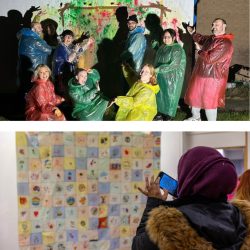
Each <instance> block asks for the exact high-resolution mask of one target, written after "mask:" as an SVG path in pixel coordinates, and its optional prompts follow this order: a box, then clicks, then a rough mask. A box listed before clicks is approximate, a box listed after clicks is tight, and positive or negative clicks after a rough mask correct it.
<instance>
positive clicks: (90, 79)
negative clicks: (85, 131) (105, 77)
mask: <svg viewBox="0 0 250 250" xmlns="http://www.w3.org/2000/svg"><path fill="white" fill-rule="evenodd" d="M99 81H100V75H99V73H98V71H97V70H95V69H93V70H91V69H89V70H85V69H82V68H78V69H76V70H75V77H74V78H72V79H71V80H70V81H69V95H70V97H71V99H72V101H73V105H74V110H73V113H72V117H74V118H77V119H78V120H80V121H102V119H103V115H104V113H105V110H106V108H107V105H108V102H109V100H108V99H107V97H105V96H104V95H103V93H102V92H101V91H100V87H99V84H98V82H99Z"/></svg>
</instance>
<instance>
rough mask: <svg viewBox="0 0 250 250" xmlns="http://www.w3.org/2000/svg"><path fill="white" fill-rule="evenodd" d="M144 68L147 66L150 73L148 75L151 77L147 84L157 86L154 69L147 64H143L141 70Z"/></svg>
mask: <svg viewBox="0 0 250 250" xmlns="http://www.w3.org/2000/svg"><path fill="white" fill-rule="evenodd" d="M145 66H148V68H149V71H150V74H151V75H152V77H151V78H150V79H149V82H150V83H151V84H152V85H157V80H156V74H155V69H154V67H153V66H152V65H151V64H149V63H145V64H143V65H142V67H141V69H142V68H143V67H145Z"/></svg>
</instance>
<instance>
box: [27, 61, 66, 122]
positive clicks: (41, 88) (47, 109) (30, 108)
mask: <svg viewBox="0 0 250 250" xmlns="http://www.w3.org/2000/svg"><path fill="white" fill-rule="evenodd" d="M50 75H51V71H50V68H49V67H48V66H47V65H44V64H40V65H38V66H37V68H36V70H35V72H34V76H33V79H32V82H33V84H34V85H33V87H32V89H31V90H30V91H29V93H28V94H27V98H26V112H25V115H26V120H27V121H65V120H66V119H65V117H64V114H63V113H62V112H61V111H60V110H59V109H58V108H57V106H56V105H58V104H60V103H61V102H62V101H64V99H63V98H61V97H60V96H57V95H55V91H54V85H53V83H52V82H51V81H50V80H49V77H50Z"/></svg>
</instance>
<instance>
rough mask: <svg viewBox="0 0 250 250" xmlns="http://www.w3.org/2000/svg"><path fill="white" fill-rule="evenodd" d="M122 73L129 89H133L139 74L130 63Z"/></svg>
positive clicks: (123, 68) (124, 67)
mask: <svg viewBox="0 0 250 250" xmlns="http://www.w3.org/2000/svg"><path fill="white" fill-rule="evenodd" d="M122 72H123V75H124V77H125V79H126V81H127V83H128V85H129V87H130V88H131V87H132V86H133V85H134V84H135V83H136V81H137V79H138V74H137V73H136V72H135V71H134V70H133V69H132V68H131V67H130V65H129V64H128V63H126V64H125V65H124V66H123V67H122Z"/></svg>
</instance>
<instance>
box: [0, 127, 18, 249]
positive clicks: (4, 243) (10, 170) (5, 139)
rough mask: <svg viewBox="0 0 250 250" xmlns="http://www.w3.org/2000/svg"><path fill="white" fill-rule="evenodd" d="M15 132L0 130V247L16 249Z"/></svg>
mask: <svg viewBox="0 0 250 250" xmlns="http://www.w3.org/2000/svg"><path fill="white" fill-rule="evenodd" d="M15 145H16V141H15V132H0V152H1V155H0V162H1V165H0V169H1V174H0V200H1V201H0V221H1V224H0V249H1V250H17V249H19V247H18V226H17V225H18V223H17V221H18V217H17V212H18V210H17V184H16V146H15Z"/></svg>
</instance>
